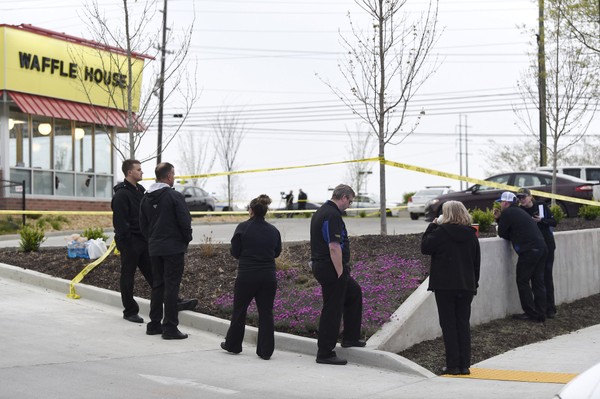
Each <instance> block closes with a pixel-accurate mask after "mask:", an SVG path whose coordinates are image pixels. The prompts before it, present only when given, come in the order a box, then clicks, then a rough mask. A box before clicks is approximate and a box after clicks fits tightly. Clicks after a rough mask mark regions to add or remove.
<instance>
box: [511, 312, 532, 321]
mask: <svg viewBox="0 0 600 399" xmlns="http://www.w3.org/2000/svg"><path fill="white" fill-rule="evenodd" d="M512 318H513V319H515V320H531V317H530V316H529V315H528V314H527V313H520V314H514V315H512Z"/></svg>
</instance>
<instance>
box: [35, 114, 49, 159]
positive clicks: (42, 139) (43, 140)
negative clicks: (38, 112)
mask: <svg viewBox="0 0 600 399" xmlns="http://www.w3.org/2000/svg"><path fill="white" fill-rule="evenodd" d="M31 126H32V133H33V134H32V136H33V139H32V140H31V166H32V167H33V168H34V169H46V170H47V169H50V165H51V162H50V157H51V151H50V150H51V148H52V147H51V139H52V118H47V117H44V116H35V115H34V116H32V117H31Z"/></svg>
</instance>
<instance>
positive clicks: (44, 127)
mask: <svg viewBox="0 0 600 399" xmlns="http://www.w3.org/2000/svg"><path fill="white" fill-rule="evenodd" d="M38 132H40V134H41V135H42V136H47V135H49V134H50V132H52V125H50V124H49V123H40V124H39V126H38Z"/></svg>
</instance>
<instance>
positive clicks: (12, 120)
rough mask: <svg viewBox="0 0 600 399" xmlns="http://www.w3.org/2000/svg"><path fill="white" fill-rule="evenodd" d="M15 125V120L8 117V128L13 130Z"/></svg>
mask: <svg viewBox="0 0 600 399" xmlns="http://www.w3.org/2000/svg"><path fill="white" fill-rule="evenodd" d="M13 127H15V120H14V119H13V118H8V130H12V128H13Z"/></svg>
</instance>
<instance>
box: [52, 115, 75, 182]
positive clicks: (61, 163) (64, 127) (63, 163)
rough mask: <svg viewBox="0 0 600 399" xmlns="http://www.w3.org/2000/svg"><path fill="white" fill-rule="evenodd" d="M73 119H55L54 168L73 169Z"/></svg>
mask: <svg viewBox="0 0 600 399" xmlns="http://www.w3.org/2000/svg"><path fill="white" fill-rule="evenodd" d="M71 125H72V124H71V121H68V120H65V119H55V120H54V169H55V170H73V129H72V128H71Z"/></svg>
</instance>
